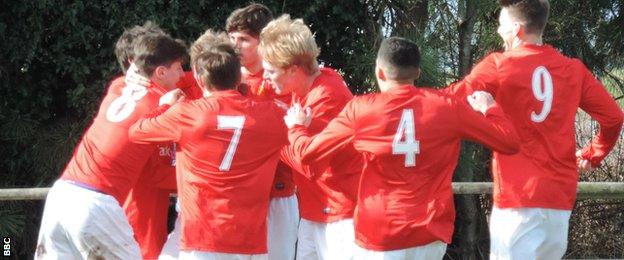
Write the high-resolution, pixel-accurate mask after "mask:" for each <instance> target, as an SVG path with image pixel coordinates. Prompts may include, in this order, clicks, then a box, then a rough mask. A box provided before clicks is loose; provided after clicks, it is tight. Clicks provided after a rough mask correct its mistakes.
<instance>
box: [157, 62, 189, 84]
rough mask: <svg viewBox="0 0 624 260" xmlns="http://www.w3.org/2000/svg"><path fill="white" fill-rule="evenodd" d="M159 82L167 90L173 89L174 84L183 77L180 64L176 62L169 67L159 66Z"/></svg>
mask: <svg viewBox="0 0 624 260" xmlns="http://www.w3.org/2000/svg"><path fill="white" fill-rule="evenodd" d="M161 67H162V71H161V72H160V73H161V82H162V84H163V85H164V86H163V87H166V88H168V89H174V88H175V87H176V83H178V81H180V78H182V76H184V70H183V69H182V62H180V61H176V62H173V63H171V65H170V66H169V67H167V66H161Z"/></svg>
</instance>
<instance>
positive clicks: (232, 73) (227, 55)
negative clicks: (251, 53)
mask: <svg viewBox="0 0 624 260" xmlns="http://www.w3.org/2000/svg"><path fill="white" fill-rule="evenodd" d="M191 50H192V51H191V53H192V64H191V65H192V67H193V73H194V75H195V79H196V80H197V81H198V83H199V85H200V86H201V87H202V88H205V89H206V90H207V91H218V90H229V89H236V88H237V87H238V85H239V83H240V80H241V72H240V66H241V63H240V60H239V58H238V54H237V53H236V50H235V48H234V46H233V45H232V43H230V41H229V39H228V38H227V35H225V33H217V32H213V31H212V30H208V31H206V32H205V33H204V34H203V35H202V36H201V37H200V38H199V39H197V41H195V43H194V44H193V47H191Z"/></svg>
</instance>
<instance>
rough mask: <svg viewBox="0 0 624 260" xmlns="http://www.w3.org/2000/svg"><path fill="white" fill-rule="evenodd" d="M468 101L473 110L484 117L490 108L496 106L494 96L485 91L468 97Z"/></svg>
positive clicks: (476, 92)
mask: <svg viewBox="0 0 624 260" xmlns="http://www.w3.org/2000/svg"><path fill="white" fill-rule="evenodd" d="M466 99H468V104H470V106H471V107H472V109H474V110H475V111H478V112H481V113H482V114H484V115H485V112H486V111H487V110H488V109H489V108H490V107H492V106H494V104H496V102H495V101H494V98H493V97H492V95H491V94H490V93H488V92H485V91H475V92H473V93H472V95H469V96H468V97H466Z"/></svg>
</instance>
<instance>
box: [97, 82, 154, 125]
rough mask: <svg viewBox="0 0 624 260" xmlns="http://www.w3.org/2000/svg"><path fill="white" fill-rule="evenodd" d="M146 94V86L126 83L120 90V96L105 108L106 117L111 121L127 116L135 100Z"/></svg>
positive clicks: (134, 104) (118, 120)
mask: <svg viewBox="0 0 624 260" xmlns="http://www.w3.org/2000/svg"><path fill="white" fill-rule="evenodd" d="M145 94H147V88H145V87H143V86H139V85H127V86H125V87H124V88H123V89H122V90H121V96H119V97H118V98H116V99H115V100H113V102H111V104H110V106H108V109H107V110H106V119H108V121H111V122H113V123H117V122H121V121H123V120H124V119H126V118H128V117H129V116H130V115H131V114H132V112H133V111H134V108H136V102H137V101H139V100H141V98H143V97H144V96H145Z"/></svg>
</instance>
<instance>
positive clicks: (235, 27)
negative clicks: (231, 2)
mask: <svg viewBox="0 0 624 260" xmlns="http://www.w3.org/2000/svg"><path fill="white" fill-rule="evenodd" d="M271 20H273V14H272V13H271V10H269V8H268V7H266V6H265V5H262V4H256V3H253V4H250V5H248V6H246V7H243V8H239V9H236V10H234V12H232V14H230V16H229V17H228V18H227V21H226V22H225V31H226V32H228V33H231V32H238V31H244V32H247V33H248V34H250V35H251V36H253V37H256V38H258V36H259V35H260V32H261V31H262V28H264V26H266V25H267V24H268V23H269V22H270V21H271Z"/></svg>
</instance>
